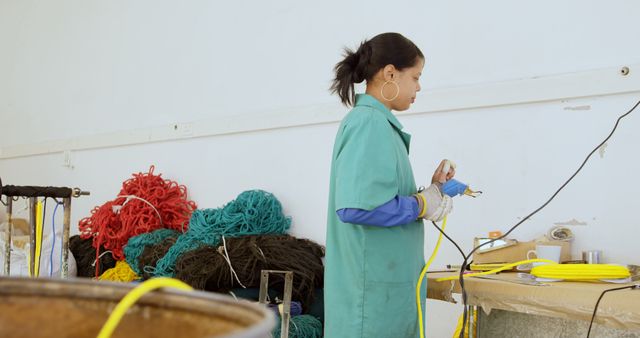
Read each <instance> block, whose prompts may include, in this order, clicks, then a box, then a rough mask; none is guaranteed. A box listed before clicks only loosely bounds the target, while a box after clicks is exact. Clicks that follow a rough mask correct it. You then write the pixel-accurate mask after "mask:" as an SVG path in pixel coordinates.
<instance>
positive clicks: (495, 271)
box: [436, 258, 560, 282]
mask: <svg viewBox="0 0 640 338" xmlns="http://www.w3.org/2000/svg"><path fill="white" fill-rule="evenodd" d="M529 263H549V264H556V265H560V264H558V263H557V262H554V261H552V260H549V259H537V258H536V259H527V260H524V261H519V262H515V263H511V264H506V265H503V266H501V267H499V268H497V269H493V270H489V271H483V272H476V273H468V274H465V275H463V277H464V278H467V277H475V276H485V275H492V274H494V273H498V272H500V271H504V270H510V269H513V267H515V266H518V265H520V264H529ZM458 278H460V277H459V276H458V275H455V276H450V277H442V278H438V279H436V282H442V281H447V280H456V279H458Z"/></svg>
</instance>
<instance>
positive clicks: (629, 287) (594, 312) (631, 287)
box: [587, 285, 640, 338]
mask: <svg viewBox="0 0 640 338" xmlns="http://www.w3.org/2000/svg"><path fill="white" fill-rule="evenodd" d="M638 288H640V285H627V286H622V287H619V288H613V289H607V290H604V291H602V293H601V294H600V297H598V301H597V302H596V306H595V308H593V315H591V323H589V331H587V338H589V335H590V334H591V326H593V320H594V319H595V318H596V312H597V311H598V305H600V301H601V300H602V297H604V294H605V293H607V292H609V291H617V290H625V289H638Z"/></svg>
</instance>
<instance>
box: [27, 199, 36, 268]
mask: <svg viewBox="0 0 640 338" xmlns="http://www.w3.org/2000/svg"><path fill="white" fill-rule="evenodd" d="M36 201H37V198H35V197H29V224H30V226H31V231H30V233H29V243H31V244H30V246H29V251H30V253H31V254H30V255H29V276H31V277H36Z"/></svg>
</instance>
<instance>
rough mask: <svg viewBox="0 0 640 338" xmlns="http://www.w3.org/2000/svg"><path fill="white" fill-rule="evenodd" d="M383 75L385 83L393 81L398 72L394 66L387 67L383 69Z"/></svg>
mask: <svg viewBox="0 0 640 338" xmlns="http://www.w3.org/2000/svg"><path fill="white" fill-rule="evenodd" d="M382 75H383V77H384V81H385V82H386V81H393V80H395V79H396V77H397V75H398V74H397V70H396V67H395V66H394V65H386V66H384V68H383V69H382Z"/></svg>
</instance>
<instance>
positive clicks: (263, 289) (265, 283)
mask: <svg viewBox="0 0 640 338" xmlns="http://www.w3.org/2000/svg"><path fill="white" fill-rule="evenodd" d="M268 287H269V271H267V270H262V274H260V295H259V296H258V301H259V302H260V304H267V288H268Z"/></svg>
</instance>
